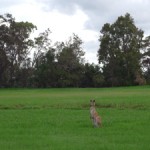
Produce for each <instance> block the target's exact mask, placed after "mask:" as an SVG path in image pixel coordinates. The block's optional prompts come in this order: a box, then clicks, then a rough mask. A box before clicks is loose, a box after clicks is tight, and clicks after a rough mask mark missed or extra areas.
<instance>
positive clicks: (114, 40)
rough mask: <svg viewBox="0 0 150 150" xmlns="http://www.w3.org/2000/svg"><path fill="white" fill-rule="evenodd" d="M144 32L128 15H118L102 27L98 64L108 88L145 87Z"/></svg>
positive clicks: (145, 46)
mask: <svg viewBox="0 0 150 150" xmlns="http://www.w3.org/2000/svg"><path fill="white" fill-rule="evenodd" d="M146 39H147V38H144V32H143V31H142V30H141V29H139V28H138V27H136V26H135V23H134V19H133V18H132V17H131V16H130V14H128V13H127V14H126V15H125V16H120V17H118V19H117V20H116V21H115V22H114V23H113V24H109V23H106V24H104V26H103V27H102V30H101V36H100V38H99V41H100V48H99V51H98V60H99V63H100V64H101V65H102V66H103V67H102V68H103V74H104V77H105V81H106V84H107V85H109V86H118V85H135V84H144V82H145V81H144V78H143V74H142V63H141V62H142V59H143V53H144V51H143V49H147V45H146V42H148V41H147V40H146Z"/></svg>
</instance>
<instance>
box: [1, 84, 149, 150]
mask: <svg viewBox="0 0 150 150" xmlns="http://www.w3.org/2000/svg"><path fill="white" fill-rule="evenodd" d="M90 99H95V100H96V103H97V111H98V113H99V114H100V115H101V117H102V121H103V127H102V128H93V126H92V123H91V120H90V117H89V101H90ZM149 138H150V86H143V87H123V88H99V89H98V88H91V89H90V88H85V89H82V88H81V89H79V88H66V89H57V88H56V89H0V150H149V149H150V142H149Z"/></svg>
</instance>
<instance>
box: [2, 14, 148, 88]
mask: <svg viewBox="0 0 150 150" xmlns="http://www.w3.org/2000/svg"><path fill="white" fill-rule="evenodd" d="M36 29H37V27H36V26H35V25H34V24H32V23H30V22H17V21H15V18H13V16H12V15H11V14H5V15H0V87H39V88H46V87H104V86H105V87H106V86H107V87H108V86H127V85H142V84H149V83H150V36H147V37H145V36H144V32H143V31H142V30H141V29H139V28H137V27H136V26H135V23H134V19H133V18H132V17H131V16H130V14H128V13H127V14H125V16H120V17H118V19H117V20H116V22H114V23H113V24H109V23H106V24H104V26H103V27H102V29H101V31H100V37H99V43H100V45H99V50H98V52H97V56H98V61H99V64H90V63H86V61H85V58H84V55H85V52H84V50H83V48H82V44H83V41H82V40H81V39H80V38H79V37H78V35H76V34H73V35H72V36H71V37H70V38H69V39H68V40H67V41H65V42H56V43H55V44H52V41H51V39H50V38H49V37H50V34H51V31H50V30H49V29H46V30H45V31H44V32H43V33H40V34H39V35H38V36H37V37H34V38H31V34H32V33H33V32H34V31H35V30H36ZM31 53H32V55H31Z"/></svg>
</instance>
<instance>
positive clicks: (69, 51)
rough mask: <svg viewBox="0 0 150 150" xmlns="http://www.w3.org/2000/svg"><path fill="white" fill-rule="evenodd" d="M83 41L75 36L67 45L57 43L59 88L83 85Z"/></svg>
mask: <svg viewBox="0 0 150 150" xmlns="http://www.w3.org/2000/svg"><path fill="white" fill-rule="evenodd" d="M81 44H82V40H81V39H80V38H79V37H78V36H77V35H75V34H74V35H73V37H70V39H69V41H67V42H66V43H63V42H62V43H57V48H56V49H57V51H58V53H57V62H58V70H59V74H58V76H59V80H58V82H59V86H62V87H66V86H75V87H78V86H79V85H80V83H81V80H80V78H81V72H82V66H83V61H84V59H83V56H84V52H83V50H82V48H81Z"/></svg>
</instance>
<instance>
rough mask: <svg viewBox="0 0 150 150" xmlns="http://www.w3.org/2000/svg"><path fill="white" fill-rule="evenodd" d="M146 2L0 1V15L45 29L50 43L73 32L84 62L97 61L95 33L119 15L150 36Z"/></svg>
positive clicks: (109, 0)
mask: <svg viewBox="0 0 150 150" xmlns="http://www.w3.org/2000/svg"><path fill="white" fill-rule="evenodd" d="M149 6H150V1H149V0H125V1H121V0H115V1H114V0H105V1H104V0H94V1H92V0H13V1H12V0H7V1H6V0H1V5H0V13H6V12H9V13H11V14H12V15H13V16H14V17H15V18H16V20H18V21H29V22H32V23H33V24H35V25H37V27H38V32H42V31H44V30H45V29H47V28H50V30H51V31H52V35H51V37H52V38H53V40H54V41H62V40H63V41H64V40H66V39H67V38H68V37H69V36H71V35H72V33H76V34H78V35H79V37H80V38H81V39H82V40H83V42H84V45H83V47H84V49H85V51H86V59H88V60H89V62H97V57H96V55H97V51H98V48H99V42H98V38H99V35H100V33H99V31H100V30H101V28H102V26H103V25H104V24H105V23H113V22H115V21H116V19H117V18H118V17H119V16H120V15H124V14H125V13H127V12H128V13H130V14H131V16H132V17H133V18H134V20H135V24H136V26H137V27H139V28H140V29H142V30H144V32H145V34H146V35H149V34H150V28H149V27H150V17H149V14H150V9H149Z"/></svg>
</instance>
